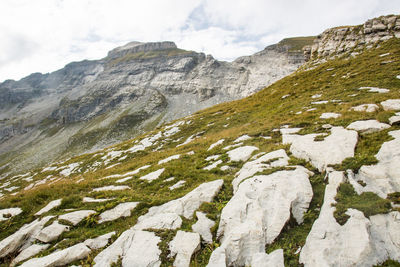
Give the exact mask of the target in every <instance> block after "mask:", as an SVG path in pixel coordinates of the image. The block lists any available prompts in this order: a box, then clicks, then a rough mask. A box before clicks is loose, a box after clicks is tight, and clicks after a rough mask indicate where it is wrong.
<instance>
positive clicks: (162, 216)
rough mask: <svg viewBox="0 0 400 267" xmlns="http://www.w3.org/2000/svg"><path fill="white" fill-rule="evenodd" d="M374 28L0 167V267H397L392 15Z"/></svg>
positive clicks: (398, 123) (397, 75)
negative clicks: (272, 78)
mask: <svg viewBox="0 0 400 267" xmlns="http://www.w3.org/2000/svg"><path fill="white" fill-rule="evenodd" d="M371 21H372V25H379V23H382V24H383V25H385V26H386V28H385V29H386V30H384V29H383V27H381V28H380V29H382V30H374V31H372V32H370V33H366V29H368V25H370V22H367V23H366V24H364V25H360V26H348V27H346V28H348V29H353V28H359V29H360V31H358V33H359V34H360V35H359V37H358V38H360V40H363V38H365V36H372V35H376V36H379V38H373V39H371V41H367V42H365V43H364V44H363V45H357V46H354V49H353V48H351V49H348V50H346V49H345V50H344V51H340V52H338V53H331V54H329V55H325V56H324V55H322V54H319V52H316V53H309V55H310V60H309V61H308V62H306V63H305V64H303V65H302V66H301V67H300V68H299V69H298V70H297V71H296V72H294V73H292V74H290V75H288V76H286V77H284V78H282V79H280V80H279V81H276V82H275V83H273V84H271V85H270V86H268V87H266V88H264V89H262V90H260V91H259V92H256V93H254V94H252V95H250V96H248V97H246V98H243V99H240V100H235V101H230V102H225V103H221V104H218V105H215V106H213V107H210V108H207V109H203V110H201V111H198V112H196V113H194V114H192V115H190V116H186V117H184V118H181V119H178V120H175V121H172V122H169V123H166V124H162V125H159V126H157V127H156V128H155V129H154V130H152V131H148V132H146V133H144V134H141V135H139V136H137V137H135V138H133V139H130V140H126V141H124V142H121V143H119V144H116V145H113V146H110V147H107V148H106V149H102V150H97V151H94V152H92V153H86V154H81V155H79V156H76V157H73V158H71V159H68V160H66V161H63V162H55V163H51V164H48V165H47V166H46V167H44V168H42V167H41V168H36V169H31V170H29V171H28V172H22V171H21V173H19V174H18V175H12V174H7V172H8V170H7V168H4V169H3V170H2V173H3V174H2V175H3V179H1V180H0V184H1V185H0V190H1V193H2V194H3V196H2V199H1V202H0V229H1V231H0V261H1V264H3V265H5V266H8V265H12V266H14V265H16V264H20V263H22V265H21V266H72V265H75V266H76V265H81V266H189V264H190V265H191V266H210V267H212V266H218V267H219V266H253V267H255V266H279V267H280V266H302V265H304V266H306V267H308V266H312V267H314V266H315V267H317V266H399V264H400V263H399V262H400V250H399V246H400V235H399V230H400V220H399V218H400V208H399V204H400V198H399V196H400V183H399V181H400V173H399V170H400V154H399V151H400V95H399V90H400V40H399V38H398V37H396V36H398V35H397V34H398V32H400V29H399V28H396V27H397V26H396V25H397V21H399V22H400V16H394V15H391V16H384V17H380V18H375V19H373V20H371ZM387 21H394V23H391V24H390V25H389V23H386V22H387ZM339 31H342V30H341V28H334V29H330V30H328V31H326V32H339ZM330 36H331V38H332V40H329V38H328V37H326V38H324V34H322V35H321V36H320V37H318V38H317V39H316V41H315V42H314V43H313V45H312V47H309V48H306V49H305V51H306V52H307V51H316V50H315V49H316V48H317V49H319V47H324V46H323V43H325V42H326V41H329V42H330V43H331V44H337V45H338V47H336V48H333V47H331V48H330V49H329V51H339V50H340V47H339V46H340V44H342V43H343V41H344V40H345V37H344V38H342V39H338V38H337V36H336V35H334V34H332V35H330ZM355 38H357V37H355ZM317 51H318V50H317ZM321 51H322V50H321ZM326 51H327V50H326Z"/></svg>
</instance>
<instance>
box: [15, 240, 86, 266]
mask: <svg viewBox="0 0 400 267" xmlns="http://www.w3.org/2000/svg"><path fill="white" fill-rule="evenodd" d="M90 252H91V250H90V249H89V248H88V247H87V246H85V245H84V244H83V243H79V244H76V245H74V246H72V247H69V248H66V249H63V250H60V251H57V252H54V253H52V254H50V255H47V256H45V257H42V258H33V259H30V260H28V261H26V262H24V263H23V264H21V265H20V266H23V267H52V266H64V265H67V264H69V263H71V262H73V261H77V260H82V259H84V258H86V257H87V256H89V254H90Z"/></svg>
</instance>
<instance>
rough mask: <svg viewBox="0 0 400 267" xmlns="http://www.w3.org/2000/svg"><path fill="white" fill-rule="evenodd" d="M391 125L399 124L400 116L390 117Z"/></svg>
mask: <svg viewBox="0 0 400 267" xmlns="http://www.w3.org/2000/svg"><path fill="white" fill-rule="evenodd" d="M389 123H390V125H394V124H399V123H400V116H392V117H390V118H389Z"/></svg>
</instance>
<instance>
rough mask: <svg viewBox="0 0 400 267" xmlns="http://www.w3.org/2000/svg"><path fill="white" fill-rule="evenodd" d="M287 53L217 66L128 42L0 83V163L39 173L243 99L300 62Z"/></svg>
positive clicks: (268, 51) (208, 59)
mask: <svg viewBox="0 0 400 267" xmlns="http://www.w3.org/2000/svg"><path fill="white" fill-rule="evenodd" d="M290 49H291V45H290V44H289V43H288V42H287V43H285V44H277V45H272V46H269V47H267V48H265V49H264V50H263V51H261V52H258V53H256V54H254V55H252V56H245V57H241V58H238V59H237V60H235V61H233V62H223V61H218V60H216V59H214V58H213V57H212V56H211V55H207V56H206V55H205V54H203V53H196V52H193V51H186V50H182V49H179V48H177V46H176V45H175V44H174V43H173V42H155V43H140V42H131V43H128V44H127V45H125V46H121V47H117V48H115V49H113V50H111V51H110V52H109V53H108V55H107V57H105V58H104V59H101V60H94V61H88V60H85V61H81V62H74V63H70V64H68V65H66V66H65V67H64V68H63V69H61V70H58V71H55V72H52V73H48V74H40V73H34V74H31V75H29V76H27V77H25V78H23V79H21V80H20V81H12V80H7V81H5V82H3V83H2V84H0V114H1V115H0V157H1V156H3V157H2V158H0V162H2V163H5V162H7V161H9V162H10V159H11V158H13V160H12V165H13V168H18V169H20V168H25V167H27V166H30V167H32V166H40V165H41V164H43V163H44V162H48V161H49V160H51V159H53V160H54V159H57V158H58V157H59V156H60V155H63V158H64V159H65V158H66V157H65V156H68V155H69V156H71V155H76V154H77V153H82V152H85V151H91V150H94V149H99V148H103V147H105V146H107V145H110V144H114V143H116V142H118V141H123V140H126V139H129V138H132V137H134V136H136V135H137V134H139V133H143V132H144V131H146V130H151V129H153V128H154V127H155V126H157V125H159V124H160V123H161V122H167V121H170V120H173V119H177V118H181V117H183V116H187V115H190V114H192V113H194V112H195V111H198V110H200V109H202V108H206V107H209V106H212V105H215V104H218V103H222V102H226V101H229V100H234V99H239V98H242V97H245V96H248V95H250V94H252V93H254V92H256V91H259V90H260V89H262V88H264V87H265V86H267V85H269V84H271V83H272V82H274V81H276V80H278V79H280V78H282V77H284V76H286V75H288V74H290V73H292V72H293V71H295V70H296V69H297V68H298V67H299V66H300V65H301V64H302V63H303V62H304V57H303V55H302V53H301V51H298V52H296V51H295V52H293V51H289V50H290ZM17 162H19V163H18V164H16V163H17Z"/></svg>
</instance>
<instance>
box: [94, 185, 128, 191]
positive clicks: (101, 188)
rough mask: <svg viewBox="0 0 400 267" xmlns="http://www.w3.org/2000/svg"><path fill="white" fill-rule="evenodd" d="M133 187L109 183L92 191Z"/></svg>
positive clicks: (119, 189)
mask: <svg viewBox="0 0 400 267" xmlns="http://www.w3.org/2000/svg"><path fill="white" fill-rule="evenodd" d="M129 189H131V188H130V187H129V186H127V185H107V186H103V187H99V188H95V189H93V190H92V192H101V191H121V190H129Z"/></svg>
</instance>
